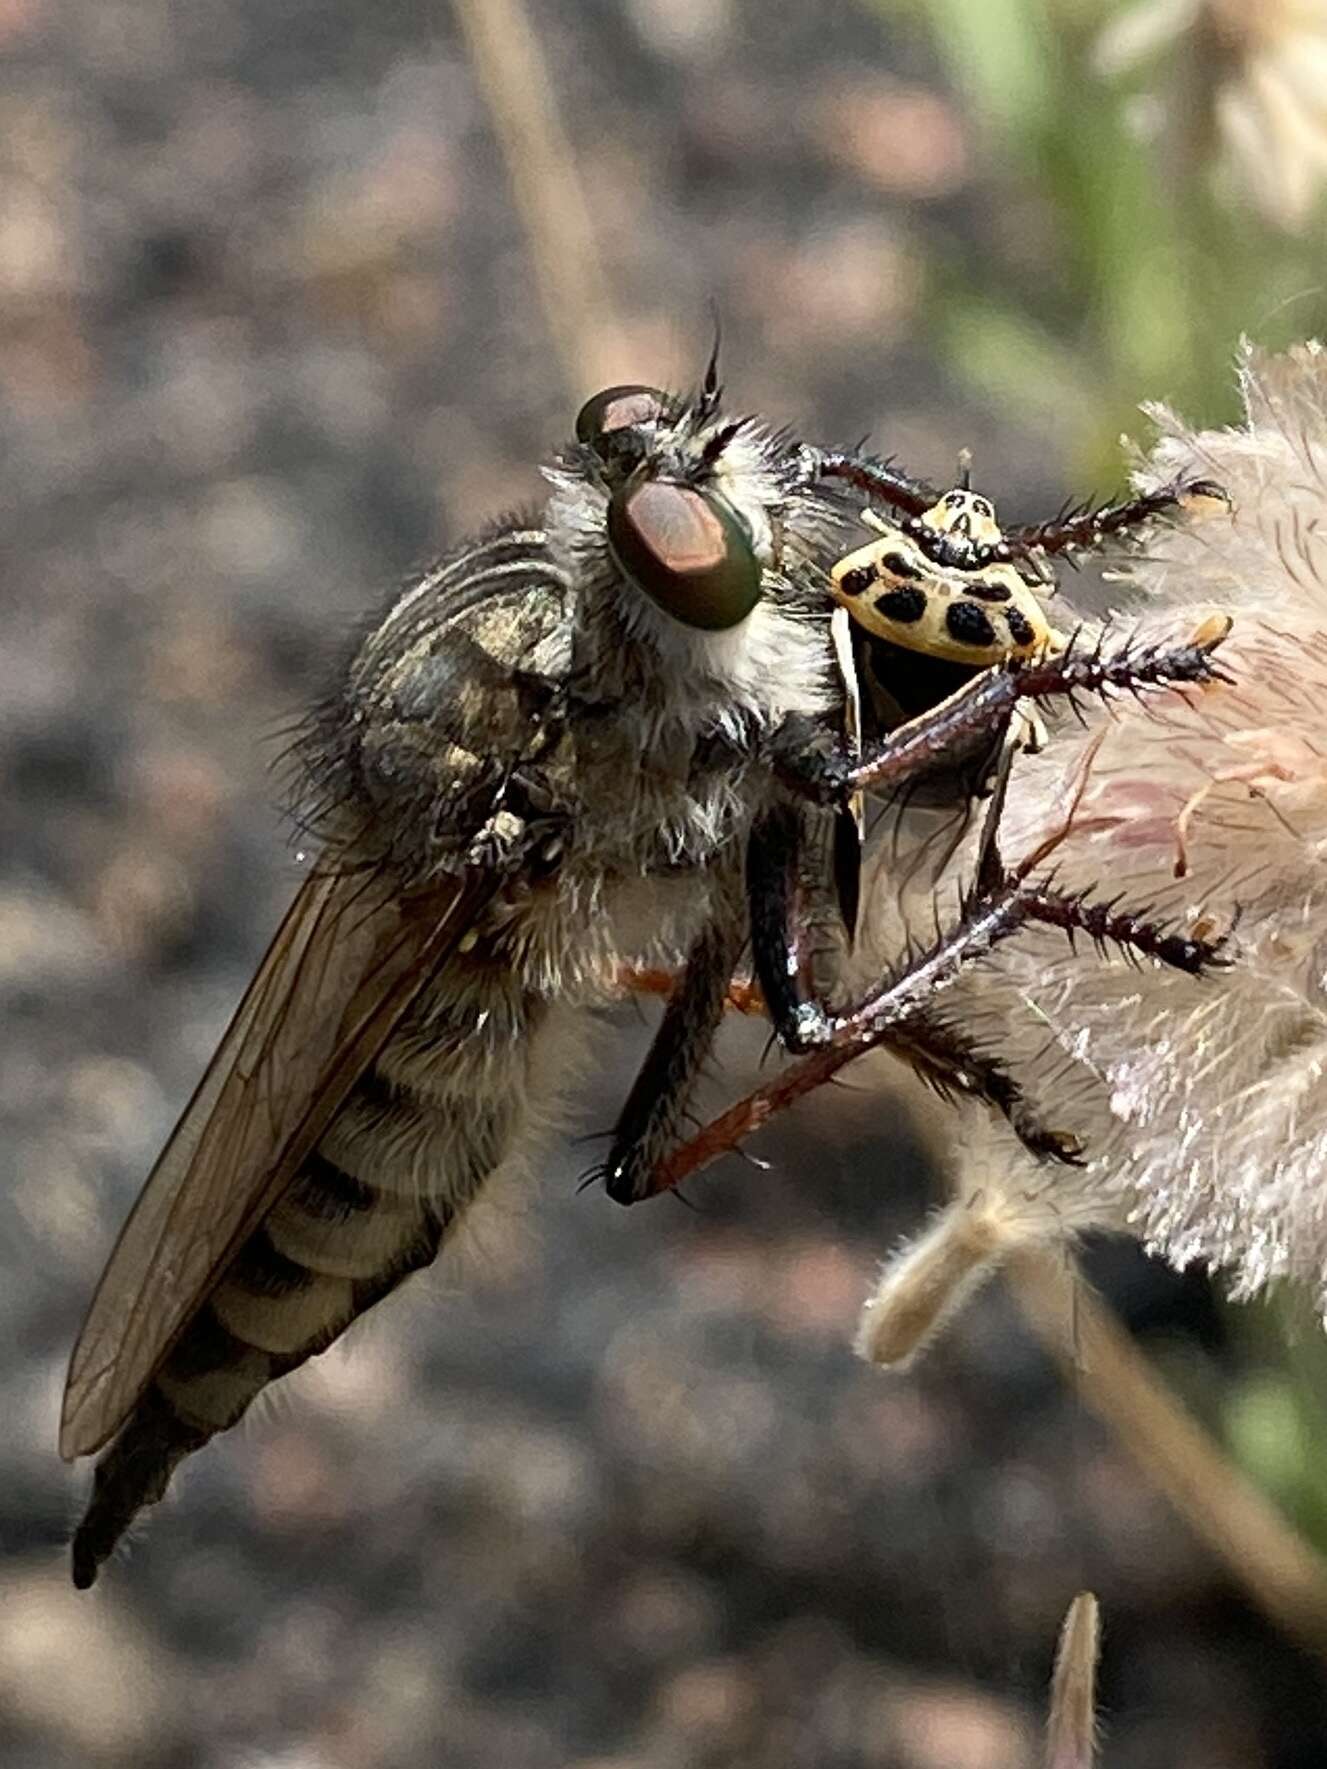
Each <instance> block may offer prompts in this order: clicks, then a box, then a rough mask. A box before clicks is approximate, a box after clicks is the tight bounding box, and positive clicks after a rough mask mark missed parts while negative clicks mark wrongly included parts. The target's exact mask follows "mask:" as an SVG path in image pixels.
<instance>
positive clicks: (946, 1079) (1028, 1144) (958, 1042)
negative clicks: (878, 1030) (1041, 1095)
mask: <svg viewBox="0 0 1327 1769" xmlns="http://www.w3.org/2000/svg"><path fill="white" fill-rule="evenodd" d="M881 1048H882V1049H884V1050H888V1051H890V1052H891V1053H892V1054H893V1055H894V1056H896V1057H899V1058H900V1059H901V1060H902V1061H903V1062H905V1063H907V1065H908V1066H909V1068H911V1069H912V1070H913V1071H914V1072H915V1073H916V1074H917V1075H919V1076H920V1077H921V1079H922V1080H923V1081H925V1082H926V1083H927V1084H928V1085H929V1086H931V1087H933V1088H934V1089H935V1090H936V1092H937V1093H939V1094H940V1095H941V1096H942V1097H943V1098H946V1099H947V1098H949V1097H950V1096H951V1095H953V1094H963V1095H966V1096H967V1097H968V1098H970V1099H978V1100H983V1101H984V1102H985V1103H986V1104H987V1105H988V1106H991V1107H992V1108H993V1109H994V1110H995V1111H997V1112H999V1113H1000V1115H1001V1117H1003V1118H1005V1119H1006V1120H1007V1121H1008V1123H1009V1125H1010V1127H1011V1129H1012V1130H1013V1132H1014V1134H1015V1135H1016V1136H1017V1137H1018V1139H1019V1141H1020V1142H1021V1143H1022V1144H1023V1146H1024V1148H1026V1149H1029V1150H1030V1151H1031V1152H1032V1153H1033V1154H1034V1155H1037V1156H1046V1155H1049V1156H1051V1157H1053V1159H1055V1160H1057V1161H1065V1162H1068V1163H1070V1164H1073V1163H1076V1162H1077V1161H1078V1160H1079V1156H1080V1150H1081V1146H1082V1145H1081V1144H1080V1142H1079V1140H1078V1138H1077V1137H1075V1136H1071V1135H1069V1134H1067V1133H1066V1132H1064V1131H1060V1130H1052V1129H1051V1128H1050V1127H1049V1126H1048V1125H1046V1124H1043V1123H1042V1122H1041V1120H1040V1119H1039V1118H1038V1117H1037V1115H1036V1113H1035V1112H1034V1111H1033V1110H1032V1109H1031V1107H1030V1106H1029V1105H1028V1102H1027V1100H1026V1099H1025V1098H1024V1096H1023V1092H1022V1089H1021V1088H1020V1087H1019V1085H1018V1083H1017V1082H1016V1081H1015V1080H1014V1078H1013V1076H1012V1075H1010V1073H1009V1072H1008V1070H1007V1069H1005V1068H1004V1067H1003V1066H1002V1065H1001V1064H1000V1063H999V1062H998V1061H997V1060H996V1059H995V1058H994V1057H993V1056H990V1055H988V1054H987V1053H986V1052H985V1051H983V1050H980V1049H978V1047H977V1046H976V1045H975V1044H974V1043H973V1042H972V1040H971V1039H970V1038H968V1037H967V1036H966V1034H965V1033H963V1032H960V1031H959V1029H958V1027H957V1026H951V1025H948V1024H946V1023H945V1022H944V1021H943V1020H940V1019H937V1018H936V1017H935V1016H934V1015H932V1014H928V1013H925V1012H920V1011H919V1012H917V1013H915V1014H913V1015H912V1016H911V1017H910V1018H908V1019H906V1020H903V1021H902V1022H901V1023H900V1024H899V1025H897V1026H895V1027H893V1028H892V1030H891V1031H890V1033H889V1035H888V1036H887V1037H886V1038H884V1039H883V1040H882V1044H881Z"/></svg>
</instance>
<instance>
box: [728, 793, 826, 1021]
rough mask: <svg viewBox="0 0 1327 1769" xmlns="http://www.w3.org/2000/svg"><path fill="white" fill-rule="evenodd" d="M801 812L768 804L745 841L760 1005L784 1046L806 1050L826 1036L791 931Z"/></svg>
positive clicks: (783, 803)
mask: <svg viewBox="0 0 1327 1769" xmlns="http://www.w3.org/2000/svg"><path fill="white" fill-rule="evenodd" d="M805 833H806V831H805V813H804V811H803V809H802V807H801V806H800V805H798V804H796V803H794V802H793V801H792V800H790V799H786V798H781V799H778V800H776V801H775V802H774V803H773V804H771V805H767V806H766V807H765V809H764V810H763V811H762V812H761V813H760V815H759V816H758V817H757V818H756V820H755V823H754V824H753V826H752V829H751V835H750V837H749V839H748V841H747V850H746V894H747V906H748V911H749V915H750V921H751V963H752V967H753V969H754V970H755V973H756V980H757V982H758V983H759V984H760V992H761V994H762V995H763V996H764V998H765V1008H766V1011H767V1012H768V1014H769V1017H770V1020H771V1022H772V1023H773V1026H774V1030H775V1032H776V1033H777V1034H778V1038H779V1042H780V1044H782V1045H783V1047H784V1049H785V1050H793V1051H802V1050H810V1049H812V1048H813V1047H814V1046H815V1045H817V1044H823V1043H824V1042H825V1040H826V1039H827V1038H828V1037H829V1032H830V1022H829V1016H828V1014H827V1013H826V1012H825V1009H824V1008H823V1007H822V1006H821V1005H820V1004H819V1003H818V1002H816V1001H814V1000H812V999H811V997H810V996H809V995H808V994H807V992H806V990H805V989H804V987H803V985H802V975H801V964H800V962H799V955H798V950H797V943H796V939H795V935H794V932H793V930H794V925H795V916H794V900H795V888H794V887H795V884H796V879H797V861H798V856H799V854H800V852H801V847H802V842H803V839H804V836H805Z"/></svg>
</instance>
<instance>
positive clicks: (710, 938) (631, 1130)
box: [601, 892, 745, 1204]
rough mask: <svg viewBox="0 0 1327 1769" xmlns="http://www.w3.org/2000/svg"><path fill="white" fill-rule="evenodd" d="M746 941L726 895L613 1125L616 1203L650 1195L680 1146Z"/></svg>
mask: <svg viewBox="0 0 1327 1769" xmlns="http://www.w3.org/2000/svg"><path fill="white" fill-rule="evenodd" d="M719 895H720V894H719V893H717V892H716V897H717V896H719ZM744 943H745V930H744V928H743V926H742V918H741V914H740V912H739V910H738V909H737V907H736V904H735V903H734V902H733V901H732V900H730V898H729V896H728V895H727V894H726V893H725V894H723V895H722V899H721V901H719V902H717V903H716V907H715V910H714V912H713V914H712V915H711V917H710V919H709V920H708V921H707V922H706V924H705V926H704V927H703V928H702V929H701V931H700V933H699V934H698V935H697V937H696V939H695V941H694V942H693V943H692V946H691V950H690V951H689V952H688V954H687V960H686V965H685V966H684V968H683V970H682V972H681V974H680V975H679V977H678V979H677V982H676V984H675V985H674V987H673V991H672V994H671V995H670V996H669V998H668V1006H667V1007H666V1008H665V1009H664V1016H663V1019H662V1021H661V1022H660V1025H659V1030H658V1031H657V1032H656V1033H655V1035H654V1042H653V1044H651V1046H650V1048H649V1051H648V1053H647V1054H646V1057H645V1061H644V1063H643V1064H642V1065H641V1069H640V1073H639V1074H638V1075H637V1076H636V1079H635V1081H634V1083H633V1084H632V1088H631V1092H630V1093H629V1094H628V1095H627V1102H626V1104H625V1105H624V1106H623V1108H622V1111H621V1113H620V1115H619V1117H618V1121H617V1123H616V1124H615V1125H614V1127H613V1141H612V1146H611V1148H610V1149H609V1152H608V1157H607V1159H606V1160H605V1162H604V1164H603V1167H602V1169H601V1171H602V1174H603V1179H604V1184H605V1187H606V1189H607V1191H608V1195H609V1197H610V1198H612V1199H614V1200H615V1201H616V1202H617V1203H619V1204H633V1203H635V1202H636V1200H637V1199H639V1198H646V1197H649V1195H650V1185H649V1179H650V1173H651V1171H652V1170H653V1168H654V1166H655V1165H656V1163H657V1162H658V1161H659V1159H660V1157H661V1156H662V1155H663V1153H664V1151H665V1150H666V1149H668V1148H670V1147H671V1146H672V1145H673V1144H674V1143H675V1142H676V1141H677V1138H678V1131H679V1128H680V1125H681V1122H682V1115H683V1113H684V1112H685V1110H686V1105H687V1100H688V1099H689V1098H690V1095H691V1090H692V1088H693V1086H694V1085H695V1081H696V1078H697V1076H698V1075H699V1073H700V1070H701V1066H702V1065H703V1063H704V1061H705V1059H706V1057H707V1056H708V1055H709V1052H710V1048H711V1046H712V1045H713V1043H714V1033H715V1029H716V1028H717V1026H718V1024H719V1021H720V1020H721V1019H722V1018H723V1013H724V1008H725V1007H726V1006H727V1003H728V986H729V983H730V981H731V979H732V974H733V971H734V969H735V968H736V965H737V961H738V959H739V958H740V957H741V954H742V947H743V945H744Z"/></svg>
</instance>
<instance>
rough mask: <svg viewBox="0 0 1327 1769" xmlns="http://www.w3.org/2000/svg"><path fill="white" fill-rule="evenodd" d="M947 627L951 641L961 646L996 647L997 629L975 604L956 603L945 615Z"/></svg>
mask: <svg viewBox="0 0 1327 1769" xmlns="http://www.w3.org/2000/svg"><path fill="white" fill-rule="evenodd" d="M945 626H946V627H947V628H948V629H949V636H950V638H951V639H957V640H958V642H959V644H960V645H994V644H995V628H994V627H993V626H992V625H991V617H990V615H989V614H987V613H986V610H985V609H984V608H979V607H978V606H977V604H976V603H975V602H954V603H952V604H951V606H950V608H949V610H948V612H947V613H946V614H945Z"/></svg>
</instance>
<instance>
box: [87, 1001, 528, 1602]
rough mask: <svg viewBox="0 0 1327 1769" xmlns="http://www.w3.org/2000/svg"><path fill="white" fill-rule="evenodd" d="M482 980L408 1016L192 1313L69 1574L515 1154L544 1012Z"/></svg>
mask: <svg viewBox="0 0 1327 1769" xmlns="http://www.w3.org/2000/svg"><path fill="white" fill-rule="evenodd" d="M444 981H445V982H453V983H454V982H459V981H460V979H459V978H455V977H453V978H447V979H444ZM479 982H480V979H479V978H476V977H474V976H471V977H470V978H467V979H466V980H465V986H464V987H462V988H461V989H459V990H457V991H456V992H455V993H451V992H448V993H449V996H450V998H449V999H440V996H441V995H442V993H443V992H442V991H441V990H440V991H438V992H436V993H435V994H434V996H433V997H432V999H431V1001H430V1002H427V1003H425V1004H424V1005H423V1006H417V1007H416V1008H415V1009H414V1010H413V1011H412V1013H411V1014H410V1015H409V1016H408V1017H407V1019H406V1020H405V1021H404V1022H403V1024H402V1026H401V1027H400V1028H398V1030H397V1032H396V1034H395V1035H394V1036H393V1038H392V1041H391V1042H390V1043H389V1044H388V1046H387V1047H386V1049H385V1050H384V1051H383V1053H382V1055H381V1056H380V1057H379V1059H378V1062H377V1064H376V1065H375V1067H374V1068H373V1069H372V1070H370V1071H369V1073H368V1074H366V1075H365V1076H363V1077H362V1078H361V1079H360V1081H359V1082H358V1083H357V1084H356V1086H355V1088H354V1089H353V1091H352V1092H351V1093H350V1095H349V1097H348V1098H347V1100H346V1102H345V1104H344V1105H343V1106H342V1108H341V1110H340V1111H339V1112H338V1114H337V1116H336V1118H335V1119H334V1120H333V1122H332V1124H331V1126H330V1128H329V1129H328V1131H327V1133H326V1134H325V1136H324V1137H323V1139H322V1141H321V1143H320V1144H319V1147H318V1149H317V1150H316V1151H315V1152H314V1153H313V1154H312V1155H311V1156H310V1157H309V1158H308V1160H307V1161H306V1162H305V1164H304V1166H303V1168H302V1170H301V1172H300V1174H299V1176H298V1177H297V1179H296V1180H295V1182H294V1184H293V1185H292V1186H291V1187H290V1189H289V1191H288V1192H287V1193H286V1194H285V1196H284V1197H283V1198H282V1199H281V1201H280V1202H279V1203H278V1204H277V1205H276V1206H275V1208H274V1209H273V1210H272V1211H271V1213H270V1214H269V1215H268V1217H267V1219H266V1220H265V1221H264V1222H263V1224H262V1225H261V1227H259V1228H258V1229H257V1230H256V1231H255V1232H254V1233H253V1234H252V1235H250V1237H249V1239H248V1240H247V1241H246V1242H245V1244H244V1246H243V1247H242V1248H241V1249H240V1251H239V1253H238V1254H237V1255H236V1257H235V1259H234V1260H233V1261H232V1263H231V1265H230V1266H229V1268H228V1269H227V1270H226V1272H225V1274H224V1276H223V1277H222V1279H221V1282H220V1283H219V1284H218V1285H217V1287H216V1289H215V1290H214V1291H213V1292H212V1294H211V1295H210V1296H209V1297H208V1299H207V1300H206V1301H205V1302H204V1303H203V1305H202V1306H201V1308H200V1309H199V1310H198V1312H197V1313H196V1314H195V1315H194V1316H193V1318H192V1320H191V1321H190V1323H189V1325H188V1326H187V1327H186V1329H185V1331H184V1333H183V1335H182V1336H181V1338H180V1339H179V1341H178V1342H177V1343H176V1345H175V1347H174V1349H173V1350H172V1352H171V1354H170V1356H169V1357H168V1359H167V1360H166V1362H165V1363H164V1364H163V1366H162V1367H161V1369H160V1370H159V1371H158V1373H157V1375H156V1377H155V1379H154V1380H153V1382H152V1384H151V1386H150V1387H149V1388H148V1389H147V1391H146V1392H145V1393H144V1395H143V1397H142V1398H141V1400H140V1401H139V1402H138V1405H137V1406H136V1408H135V1409H134V1412H133V1414H132V1415H131V1416H130V1418H129V1420H128V1422H127V1423H126V1425H125V1427H124V1429H123V1430H122V1431H121V1433H120V1435H119V1436H118V1437H117V1438H116V1440H115V1442H114V1443H113V1444H112V1445H111V1447H110V1448H109V1449H108V1450H107V1451H106V1452H105V1454H104V1455H103V1456H102V1459H101V1461H100V1462H99V1463H98V1466H97V1471H96V1477H95V1482H94V1487H93V1493H92V1499H91V1502H90V1504H89V1507H88V1512H87V1515H86V1517H85V1518H84V1520H83V1522H82V1524H81V1525H80V1526H79V1528H78V1531H77V1533H76V1534H75V1537H74V1543H73V1559H74V1582H75V1584H77V1585H79V1586H87V1585H90V1584H91V1583H92V1582H93V1580H94V1579H95V1577H96V1574H97V1569H98V1567H99V1566H100V1565H101V1563H102V1561H104V1560H105V1559H106V1558H107V1556H108V1555H109V1554H110V1552H111V1550H112V1549H113V1548H114V1546H115V1544H116V1542H117V1541H118V1540H119V1538H120V1536H121V1535H122V1534H123V1533H124V1531H125V1529H126V1528H127V1527H128V1525H129V1523H130V1522H131V1521H132V1520H133V1518H134V1516H135V1515H136V1513H137V1512H138V1511H139V1510H140V1509H141V1508H142V1507H143V1506H144V1505H149V1504H153V1503H154V1502H155V1501H156V1500H158V1499H159V1498H160V1497H161V1496H162V1494H163V1493H164V1492H165V1490H166V1486H167V1483H168V1482H169V1480H170V1476H171V1474H172V1472H173V1470H174V1469H175V1467H176V1466H177V1465H178V1464H179V1463H180V1462H181V1461H182V1460H183V1458H184V1457H185V1456H187V1455H190V1454H192V1452H193V1451H194V1450H196V1449H199V1448H201V1446H202V1445H203V1444H205V1443H206V1442H207V1440H208V1439H209V1438H210V1437H213V1436H215V1435H216V1433H217V1432H219V1431H225V1430H226V1429H227V1428H228V1427H229V1426H231V1425H233V1424H235V1422H236V1421H237V1420H238V1419H239V1418H240V1417H241V1415H242V1414H243V1413H244V1412H245V1411H246V1409H247V1408H248V1407H249V1405H250V1403H251V1402H252V1401H253V1400H254V1399H255V1398H256V1396H257V1395H258V1394H259V1393H261V1391H262V1390H263V1389H264V1388H265V1387H266V1386H267V1384H268V1383H269V1382H274V1381H276V1380H277V1378H278V1377H280V1376H285V1375H287V1374H289V1372H290V1371H292V1370H294V1369H297V1368H298V1367H299V1365H300V1364H302V1363H304V1361H305V1360H306V1359H307V1358H310V1357H313V1356H315V1355H316V1354H317V1353H318V1352H320V1351H323V1350H325V1349H326V1348H327V1346H329V1345H330V1344H331V1343H332V1341H333V1340H334V1339H336V1338H338V1337H339V1336H340V1335H341V1334H342V1333H343V1332H344V1331H345V1329H346V1328H347V1327H348V1326H349V1325H350V1323H351V1322H352V1321H353V1320H355V1319H356V1318H357V1317H358V1316H359V1315H361V1314H363V1313H364V1312H365V1310H366V1309H369V1308H371V1307H372V1306H373V1304H374V1303H375V1302H378V1301H380V1300H381V1299H382V1298H383V1297H384V1296H386V1295H387V1294H388V1293H389V1292H390V1291H392V1290H394V1289H395V1288H396V1286H397V1285H398V1284H399V1283H400V1282H401V1281H402V1279H403V1278H405V1277H407V1276H409V1274H410V1273H411V1272H413V1271H417V1270H418V1269H419V1268H420V1267H421V1266H425V1265H428V1264H429V1263H430V1262H431V1261H432V1260H433V1259H434V1258H435V1257H436V1255H437V1253H438V1250H439V1248H440V1246H441V1245H442V1242H443V1240H444V1239H445V1237H446V1236H447V1234H448V1232H449V1231H450V1230H451V1229H452V1228H453V1227H454V1226H455V1224H456V1223H457V1221H458V1220H459V1218H460V1216H461V1214H462V1213H463V1211H464V1209H465V1207H466V1205H467V1204H469V1203H470V1201H471V1200H472V1199H473V1197H474V1196H475V1193H476V1192H477V1190H478V1188H479V1186H480V1185H481V1184H482V1182H483V1181H484V1179H485V1178H486V1177H487V1176H488V1175H489V1174H490V1173H492V1172H493V1170H494V1169H495V1168H496V1167H498V1166H499V1165H500V1164H501V1162H502V1161H503V1159H504V1158H505V1157H506V1155H507V1154H508V1153H509V1152H510V1151H511V1149H512V1147H513V1144H514V1143H515V1142H516V1140H517V1138H518V1135H519V1132H520V1130H521V1128H522V1125H523V1122H524V1118H525V1094H526V1083H527V1071H528V1067H529V1061H530V1049H529V1040H530V1034H531V1033H532V1031H533V1030H534V1024H535V1022H536V1021H537V1020H538V1019H539V1018H541V1017H542V1014H541V1011H540V1007H539V1004H538V1003H537V1002H536V1001H534V1000H533V999H532V998H529V997H526V998H524V999H521V998H519V997H515V998H513V996H512V995H511V994H509V993H508V991H507V990H505V989H504V988H503V987H502V986H501V984H500V983H496V980H495V981H494V983H493V984H492V985H490V987H489V988H487V989H486V988H483V987H476V984H477V983H479Z"/></svg>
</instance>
